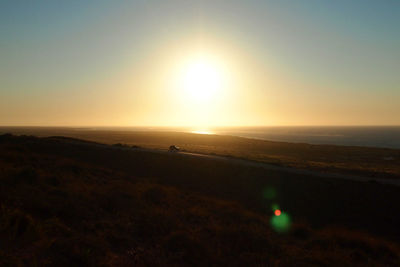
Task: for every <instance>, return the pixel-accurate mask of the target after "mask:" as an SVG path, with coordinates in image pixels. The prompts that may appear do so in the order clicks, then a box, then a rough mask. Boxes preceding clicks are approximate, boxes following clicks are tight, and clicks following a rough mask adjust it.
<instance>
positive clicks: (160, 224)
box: [0, 135, 400, 266]
mask: <svg viewBox="0 0 400 267" xmlns="http://www.w3.org/2000/svg"><path fill="white" fill-rule="evenodd" d="M113 141H114V140H113ZM167 142H170V143H171V140H168V141H167ZM173 143H175V142H173ZM140 145H141V144H140ZM399 193H400V188H397V187H392V186H387V185H381V184H374V183H358V182H352V181H341V180H329V179H324V178H315V177H306V176H302V175H294V174H287V173H280V172H278V171H266V170H264V169H261V168H254V167H246V166H238V165H235V164H231V163H229V162H219V161H214V160H211V159H201V158H190V157H188V158H186V157H176V156H174V155H168V154H156V153H151V152H144V151H138V150H135V149H131V150H123V149H118V148H117V147H113V146H105V145H98V144H96V143H93V142H85V141H80V140H75V139H70V138H60V137H50V138H37V137H31V136H12V135H3V136H0V205H1V206H0V208H1V209H0V212H1V213H0V218H1V219H0V240H1V241H0V265H59V266H71V265H74V266H76V265H78V266H79V265H82V266H84V265H89V266H90V265H105V266H131V265H135V266H137V265H139V266H161V265H191V266H192V265H223V266H228V265H233V266H239V265H261V266H263V265H283V266H287V265H291V266H293V265H295V266H304V265H328V266H344V265H352V266H353V265H371V266H376V265H386V266H387V265H398V264H400V256H399V255H400V247H399V242H400V229H399V228H398V225H400V215H399V214H400V201H399V200H400V194H399ZM276 209H279V210H281V211H282V214H281V215H280V216H276V215H274V210H276ZM284 218H285V219H286V221H285V220H283V219H284Z"/></svg>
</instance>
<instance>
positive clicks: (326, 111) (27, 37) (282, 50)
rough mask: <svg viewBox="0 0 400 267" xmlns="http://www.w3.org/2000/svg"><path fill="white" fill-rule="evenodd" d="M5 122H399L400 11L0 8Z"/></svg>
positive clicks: (102, 5)
mask: <svg viewBox="0 0 400 267" xmlns="http://www.w3.org/2000/svg"><path fill="white" fill-rule="evenodd" d="M0 125H56V126H85V125H96V126H101V125H104V126H118V125H121V126H140V125H143V126H144V125H147V126H148V125H152V126H157V125H163V126H195V125H204V126H215V125H220V126H225V125H235V126H237V125H400V1H398V0H382V1H369V0H360V1H350V0H343V1H340V0H337V1H317V0H314V1H312V0H309V1H307V0H305V1H297V0H293V1H284V0H283V1H266V0H263V1H261V0H259V1H255V0H253V1H235V0H231V1H227V0H226V1H216V0H214V1H188V0H181V1H166V0H161V1H151V0H145V1H117V0H113V1H99V0H97V1H84V0H79V1H72V0H71V1H54V0H48V1H40V0H37V1H28V0H27V1H22V0H21V1H15V0H10V1H7V0H2V1H0Z"/></svg>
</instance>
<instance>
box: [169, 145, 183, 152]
mask: <svg viewBox="0 0 400 267" xmlns="http://www.w3.org/2000/svg"><path fill="white" fill-rule="evenodd" d="M180 150H181V149H180V148H179V147H177V146H175V145H171V146H169V149H168V152H179V151H180Z"/></svg>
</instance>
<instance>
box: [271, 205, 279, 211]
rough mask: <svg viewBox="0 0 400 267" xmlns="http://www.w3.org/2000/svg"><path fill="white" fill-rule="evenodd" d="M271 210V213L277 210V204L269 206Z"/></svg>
mask: <svg viewBox="0 0 400 267" xmlns="http://www.w3.org/2000/svg"><path fill="white" fill-rule="evenodd" d="M271 209H272V211H275V210H279V205H278V204H272V205H271Z"/></svg>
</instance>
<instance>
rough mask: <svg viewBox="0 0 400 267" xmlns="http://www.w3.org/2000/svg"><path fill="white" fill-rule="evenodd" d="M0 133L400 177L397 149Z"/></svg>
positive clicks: (186, 136) (71, 132)
mask: <svg viewBox="0 0 400 267" xmlns="http://www.w3.org/2000/svg"><path fill="white" fill-rule="evenodd" d="M1 132H3V133H6V132H11V133H16V134H33V135H36V136H54V135H58V136H69V137H74V138H79V139H85V140H91V141H96V142H101V143H105V144H115V143H123V144H128V145H137V146H141V147H147V148H155V149H167V148H168V147H169V146H170V145H171V144H175V145H178V146H179V147H181V148H182V149H184V150H186V151H190V152H199V153H206V154H216V155H224V156H232V157H236V158H244V159H250V160H255V161H262V162H267V163H272V164H277V165H283V166H291V167H295V168H302V169H312V170H318V171H324V172H335V173H347V174H355V175H362V176H369V177H372V178H373V179H380V178H400V149H388V148H374V147H357V146H335V145H311V144H301V143H287V142H273V141H265V140H256V139H248V138H242V137H235V136H219V135H202V134H191V133H181V132H140V131H139V132H134V131H127V130H125V131H124V130H106V129H101V130H90V129H85V128H82V129H75V128H43V127H36V128H35V127H31V128H25V127H14V128H12V127H5V128H4V127H3V128H1V127H0V133H1Z"/></svg>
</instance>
